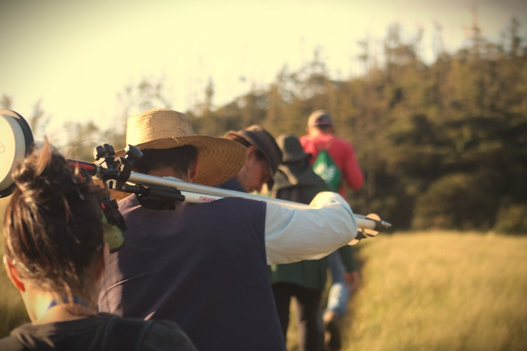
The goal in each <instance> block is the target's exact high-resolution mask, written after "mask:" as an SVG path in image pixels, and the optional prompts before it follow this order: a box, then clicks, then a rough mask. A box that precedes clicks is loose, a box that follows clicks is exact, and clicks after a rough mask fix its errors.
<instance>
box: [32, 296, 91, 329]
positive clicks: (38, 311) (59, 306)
mask: <svg viewBox="0 0 527 351" xmlns="http://www.w3.org/2000/svg"><path fill="white" fill-rule="evenodd" d="M23 297H24V303H25V305H26V309H27V312H28V314H29V317H30V319H31V321H32V323H33V324H44V323H52V322H63V321H69V320H75V319H81V318H86V317H89V316H94V315H97V313H98V312H97V309H96V307H94V306H90V304H89V303H88V302H85V301H88V299H84V298H79V297H76V298H74V301H69V302H64V301H57V300H55V299H54V298H53V296H52V295H51V294H50V293H48V292H43V291H39V290H36V289H29V291H28V290H26V291H25V292H24V296H23Z"/></svg>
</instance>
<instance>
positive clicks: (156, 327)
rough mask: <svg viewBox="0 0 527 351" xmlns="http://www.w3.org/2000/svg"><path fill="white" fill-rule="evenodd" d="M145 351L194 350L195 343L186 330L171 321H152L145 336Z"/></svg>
mask: <svg viewBox="0 0 527 351" xmlns="http://www.w3.org/2000/svg"><path fill="white" fill-rule="evenodd" d="M142 350H143V351H154V350H156V351H163V350H177V351H193V350H196V348H195V346H194V344H193V343H192V341H191V340H190V338H189V337H188V336H187V334H185V332H184V331H183V330H182V329H181V328H180V327H179V326H178V325H177V324H176V323H174V322H171V321H164V320H160V321H152V322H151V326H150V328H149V329H148V333H147V335H146V336H145V340H144V343H143V348H142Z"/></svg>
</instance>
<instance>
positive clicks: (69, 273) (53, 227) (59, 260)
mask: <svg viewBox="0 0 527 351" xmlns="http://www.w3.org/2000/svg"><path fill="white" fill-rule="evenodd" d="M13 179H14V181H15V184H16V189H15V191H14V193H13V195H12V197H11V200H10V202H9V205H8V207H7V210H6V215H5V219H4V233H5V245H4V246H5V255H6V256H7V259H8V260H9V261H10V263H11V264H12V265H13V266H14V267H15V268H16V270H17V272H18V275H19V277H20V279H21V280H22V281H23V283H24V284H26V285H31V286H33V287H35V288H38V289H39V290H42V291H46V292H50V293H52V294H53V295H54V296H55V298H59V299H62V298H69V299H71V298H72V297H73V296H75V295H77V296H78V295H82V296H85V295H86V292H88V291H93V289H94V288H95V287H96V284H95V282H96V276H97V267H98V265H99V264H100V263H101V262H102V261H101V260H102V255H103V252H102V251H103V250H102V248H103V246H104V242H103V228H102V224H101V216H102V214H101V208H100V193H99V190H97V189H96V188H95V187H93V186H90V185H88V184H86V183H84V182H82V181H81V179H80V178H79V177H78V175H77V174H76V172H75V170H74V169H73V168H72V167H71V166H70V165H69V164H68V163H67V161H66V160H65V159H64V158H63V157H62V156H61V155H59V154H57V153H54V152H53V151H52V149H51V146H50V145H49V143H45V145H44V147H43V148H42V150H40V151H38V152H34V153H32V154H31V155H29V156H28V157H26V158H25V159H24V161H23V162H21V163H20V164H19V165H18V166H17V167H16V169H15V170H14V172H13Z"/></svg>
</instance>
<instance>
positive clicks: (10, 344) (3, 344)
mask: <svg viewBox="0 0 527 351" xmlns="http://www.w3.org/2000/svg"><path fill="white" fill-rule="evenodd" d="M0 350H2V351H22V350H26V348H25V347H24V345H22V344H21V343H20V342H19V341H18V340H17V339H16V338H14V337H12V336H6V337H5V338H2V339H0Z"/></svg>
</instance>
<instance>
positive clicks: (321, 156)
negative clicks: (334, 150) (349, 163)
mask: <svg viewBox="0 0 527 351" xmlns="http://www.w3.org/2000/svg"><path fill="white" fill-rule="evenodd" d="M313 171H314V172H315V173H316V174H318V176H319V177H320V178H322V179H324V180H325V181H326V184H327V185H328V187H329V190H331V191H333V192H338V191H339V189H340V185H341V183H342V173H341V172H340V169H339V168H338V167H337V165H336V164H335V161H333V159H332V158H331V156H330V155H329V152H328V151H327V150H325V149H323V150H320V152H319V153H318V156H317V158H316V159H315V163H313Z"/></svg>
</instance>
